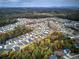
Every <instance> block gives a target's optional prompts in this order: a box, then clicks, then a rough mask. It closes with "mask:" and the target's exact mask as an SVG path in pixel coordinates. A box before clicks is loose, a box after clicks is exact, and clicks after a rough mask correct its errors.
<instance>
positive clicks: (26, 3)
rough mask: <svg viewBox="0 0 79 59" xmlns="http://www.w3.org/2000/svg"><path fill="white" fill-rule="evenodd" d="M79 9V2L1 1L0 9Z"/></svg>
mask: <svg viewBox="0 0 79 59" xmlns="http://www.w3.org/2000/svg"><path fill="white" fill-rule="evenodd" d="M64 6H72V7H79V0H0V7H64Z"/></svg>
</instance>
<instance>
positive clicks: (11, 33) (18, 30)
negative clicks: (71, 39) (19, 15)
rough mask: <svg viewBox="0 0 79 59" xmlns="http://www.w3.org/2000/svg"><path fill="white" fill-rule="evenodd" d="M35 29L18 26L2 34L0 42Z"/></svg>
mask: <svg viewBox="0 0 79 59" xmlns="http://www.w3.org/2000/svg"><path fill="white" fill-rule="evenodd" d="M32 30H33V29H32V28H29V27H26V26H23V25H22V26H17V27H15V28H14V29H13V30H10V31H7V32H6V33H1V34H0V43H4V42H5V41H7V40H8V39H11V38H15V37H18V36H20V35H23V34H26V33H28V32H31V31H32Z"/></svg>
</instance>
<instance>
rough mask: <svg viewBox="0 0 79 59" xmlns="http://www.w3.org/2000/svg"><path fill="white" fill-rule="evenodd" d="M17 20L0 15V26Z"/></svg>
mask: <svg viewBox="0 0 79 59" xmlns="http://www.w3.org/2000/svg"><path fill="white" fill-rule="evenodd" d="M15 22H17V20H16V19H13V18H9V17H5V16H0V27H2V26H5V25H8V24H12V23H15Z"/></svg>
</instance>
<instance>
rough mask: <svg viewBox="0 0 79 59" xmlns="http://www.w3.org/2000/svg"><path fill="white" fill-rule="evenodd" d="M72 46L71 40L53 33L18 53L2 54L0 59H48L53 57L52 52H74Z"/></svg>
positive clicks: (58, 33)
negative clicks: (70, 50) (71, 50)
mask: <svg viewBox="0 0 79 59" xmlns="http://www.w3.org/2000/svg"><path fill="white" fill-rule="evenodd" d="M73 46H74V41H73V40H70V39H67V38H64V37H63V35H62V34H61V33H60V32H54V33H52V35H50V36H48V37H47V38H45V39H43V40H41V41H38V42H34V43H32V44H30V45H28V46H26V47H25V48H24V49H22V50H20V51H17V52H16V51H10V52H8V53H7V54H6V53H2V54H1V57H0V59H49V57H50V56H51V55H54V51H56V50H63V48H69V49H73V50H74V48H73ZM78 50H79V49H78ZM76 52H78V51H76Z"/></svg>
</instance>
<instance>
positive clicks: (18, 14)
mask: <svg viewBox="0 0 79 59" xmlns="http://www.w3.org/2000/svg"><path fill="white" fill-rule="evenodd" d="M6 11H7V12H6ZM0 16H3V17H4V16H5V17H9V18H22V17H26V18H45V17H61V18H66V19H70V20H75V21H79V8H74V7H73V8H1V9H0Z"/></svg>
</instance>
